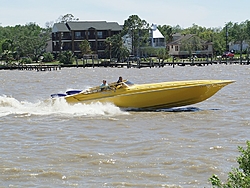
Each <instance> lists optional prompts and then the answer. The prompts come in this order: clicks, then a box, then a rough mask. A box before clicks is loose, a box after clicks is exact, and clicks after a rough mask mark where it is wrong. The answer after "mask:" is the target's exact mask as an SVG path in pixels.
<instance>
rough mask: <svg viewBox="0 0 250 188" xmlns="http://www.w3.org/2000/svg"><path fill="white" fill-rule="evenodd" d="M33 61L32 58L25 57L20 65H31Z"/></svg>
mask: <svg viewBox="0 0 250 188" xmlns="http://www.w3.org/2000/svg"><path fill="white" fill-rule="evenodd" d="M32 62H33V61H32V59H31V58H30V57H23V58H21V60H20V63H21V64H31V63H32Z"/></svg>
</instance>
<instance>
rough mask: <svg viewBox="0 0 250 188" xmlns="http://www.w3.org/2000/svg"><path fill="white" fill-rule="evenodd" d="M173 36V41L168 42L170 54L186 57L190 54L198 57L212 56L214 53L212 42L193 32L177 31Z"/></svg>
mask: <svg viewBox="0 0 250 188" xmlns="http://www.w3.org/2000/svg"><path fill="white" fill-rule="evenodd" d="M172 37H173V39H172V41H171V42H169V43H167V51H168V53H169V55H170V56H174V57H180V58H186V57H190V55H193V56H196V57H211V56H212V55H213V44H212V42H205V41H202V40H200V39H199V37H197V36H196V35H193V34H186V35H182V34H180V33H176V34H174V35H173V36H172ZM195 43H196V44H195Z"/></svg>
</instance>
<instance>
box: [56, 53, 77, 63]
mask: <svg viewBox="0 0 250 188" xmlns="http://www.w3.org/2000/svg"><path fill="white" fill-rule="evenodd" d="M58 59H59V61H60V63H62V64H73V62H74V59H75V58H74V54H73V53H72V52H71V51H63V52H61V53H60V54H59V57H58Z"/></svg>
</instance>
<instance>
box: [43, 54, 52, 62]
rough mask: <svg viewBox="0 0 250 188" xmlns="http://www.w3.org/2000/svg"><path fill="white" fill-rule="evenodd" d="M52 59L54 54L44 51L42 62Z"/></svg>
mask: <svg viewBox="0 0 250 188" xmlns="http://www.w3.org/2000/svg"><path fill="white" fill-rule="evenodd" d="M53 60H54V56H53V54H52V53H50V52H46V53H44V54H43V59H42V61H43V62H52V61H53Z"/></svg>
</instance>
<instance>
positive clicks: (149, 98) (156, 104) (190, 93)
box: [65, 80, 234, 109]
mask: <svg viewBox="0 0 250 188" xmlns="http://www.w3.org/2000/svg"><path fill="white" fill-rule="evenodd" d="M233 82H234V81H232V80H194V81H175V82H162V83H154V84H141V85H133V86H131V87H126V88H121V89H119V90H114V91H113V90H112V91H103V92H96V93H92V94H87V93H84V92H81V93H79V94H75V95H72V96H66V97H65V99H66V101H67V102H69V103H75V102H83V103H89V102H93V101H99V102H102V103H113V104H114V105H116V106H118V107H121V108H148V109H158V108H172V107H180V106H187V105H191V104H195V103H199V102H202V101H204V100H206V99H208V98H209V97H211V96H213V95H214V94H215V93H216V92H218V91H219V90H220V89H221V88H223V87H224V86H226V85H228V84H230V83H233Z"/></svg>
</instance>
